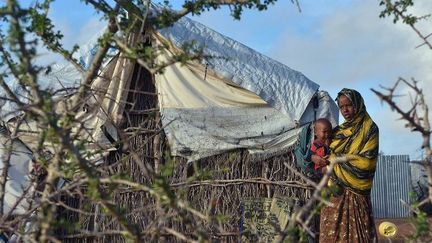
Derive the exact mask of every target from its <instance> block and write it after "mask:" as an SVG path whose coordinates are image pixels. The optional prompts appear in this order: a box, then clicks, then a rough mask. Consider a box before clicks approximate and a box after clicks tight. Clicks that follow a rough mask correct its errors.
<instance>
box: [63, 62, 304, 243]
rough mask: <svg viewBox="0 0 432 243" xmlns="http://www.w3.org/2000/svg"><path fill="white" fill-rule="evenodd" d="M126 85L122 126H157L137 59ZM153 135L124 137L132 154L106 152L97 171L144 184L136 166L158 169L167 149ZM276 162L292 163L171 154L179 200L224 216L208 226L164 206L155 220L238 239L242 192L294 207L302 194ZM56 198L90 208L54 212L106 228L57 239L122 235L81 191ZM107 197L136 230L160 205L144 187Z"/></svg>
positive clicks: (117, 238) (146, 225) (287, 158)
mask: <svg viewBox="0 0 432 243" xmlns="http://www.w3.org/2000/svg"><path fill="white" fill-rule="evenodd" d="M131 90H135V91H136V92H133V91H131V92H130V94H129V98H128V102H129V104H128V105H127V107H126V112H125V122H124V127H137V126H140V127H142V128H145V129H148V131H154V130H156V131H157V130H160V129H161V125H160V124H159V123H158V121H157V120H158V119H157V118H158V115H157V111H156V112H155V111H154V110H155V108H156V104H157V100H156V99H157V96H155V95H149V94H146V93H147V92H149V93H155V88H154V85H153V82H152V78H151V75H150V74H149V73H148V72H147V71H145V69H143V68H141V67H140V66H138V65H137V66H136V67H135V72H134V78H133V81H132V84H131ZM141 91H144V92H141ZM149 110H151V112H149ZM155 139H156V141H155ZM158 140H160V141H164V138H163V133H158V134H157V133H155V132H147V133H141V134H139V135H137V136H135V137H133V138H132V139H130V140H129V143H128V149H129V150H130V151H134V152H136V153H137V154H138V156H137V157H138V158H137V157H134V156H130V154H127V153H119V152H115V153H112V154H110V155H109V156H108V158H107V159H106V164H105V167H104V168H103V169H104V173H106V174H109V175H115V174H120V173H121V174H126V175H127V176H129V177H130V178H131V180H133V181H134V182H139V183H142V184H150V183H151V182H153V181H154V179H155V178H151V176H149V175H148V174H146V171H145V169H144V167H145V166H150V167H151V168H152V169H155V163H156V170H158V167H159V165H157V163H159V162H158V161H159V160H158V157H159V154H164V152H166V151H168V148H167V145H166V144H165V143H164V142H162V143H159V142H158ZM167 162H169V161H167V160H166V159H165V158H164V156H162V160H161V161H160V163H162V164H163V163H167ZM284 163H287V164H289V165H291V166H295V165H294V164H295V159H294V157H293V154H292V153H291V152H288V153H286V154H283V155H279V156H274V157H272V158H270V159H266V160H264V161H255V162H252V161H251V160H250V159H249V156H248V154H247V152H246V151H244V150H238V151H233V152H228V153H225V154H221V155H217V156H213V157H210V158H206V159H202V160H200V161H197V162H195V163H187V162H186V160H185V159H182V158H174V169H173V171H172V175H171V176H170V177H169V181H170V183H171V184H172V190H173V191H174V192H175V193H176V195H177V196H178V197H179V198H180V199H184V200H187V201H188V202H189V203H190V205H191V206H193V207H194V208H195V209H197V210H199V211H201V212H207V213H208V214H210V215H219V216H220V215H224V216H226V220H225V221H222V222H221V223H219V224H216V226H215V225H214V224H210V226H206V225H203V222H202V221H200V220H198V219H196V220H195V219H194V220H184V218H185V217H180V216H179V215H169V214H170V213H171V212H170V211H168V212H167V213H166V214H168V215H165V216H166V217H167V220H166V221H165V222H163V224H164V225H166V226H168V227H171V228H173V229H175V230H177V231H179V232H181V233H182V234H184V235H189V234H190V233H196V232H195V230H196V229H198V228H201V229H202V228H203V227H204V229H206V231H207V232H206V233H207V234H210V235H211V237H212V238H211V240H212V241H217V242H239V241H240V237H241V236H240V226H239V222H240V220H241V215H242V213H244V209H245V207H247V205H246V204H247V203H248V202H250V200H249V199H257V198H278V199H280V200H281V201H286V202H289V204H290V205H292V206H295V204H296V205H300V204H302V203H303V202H305V201H306V200H307V199H308V198H309V197H310V194H311V191H310V188H308V187H305V186H302V185H301V184H302V183H304V181H302V179H301V178H300V176H298V175H296V174H295V173H294V172H292V171H291V170H289V169H288V168H287V167H286V166H285V165H284ZM197 169H200V171H203V170H204V171H207V172H211V173H210V175H211V180H209V181H208V182H207V183H201V184H200V183H198V182H195V183H191V182H190V181H189V180H190V178H191V177H193V176H194V175H195V174H196V171H197ZM288 185H291V186H288ZM82 191H83V192H84V191H85V188H82ZM81 195H85V193H82V194H81ZM62 200H64V202H65V203H66V204H67V205H69V206H70V207H73V208H78V209H82V210H85V211H87V212H89V213H91V214H89V215H84V214H79V213H78V212H74V211H72V210H70V209H66V208H64V207H59V216H58V219H61V218H63V219H65V220H66V221H67V222H77V223H78V224H79V225H78V226H79V227H78V228H79V230H81V231H91V232H95V231H97V232H108V234H105V235H103V234H100V235H98V234H94V235H85V234H80V233H79V231H77V229H73V230H71V231H70V232H67V230H65V229H63V230H59V231H58V232H57V235H58V237H59V238H60V239H62V241H64V242H95V241H96V242H124V241H125V239H124V238H123V236H122V235H119V234H118V233H117V232H116V231H118V230H120V226H119V224H118V223H117V222H116V221H115V220H113V219H112V217H109V216H106V215H105V214H103V212H102V211H101V208H100V207H99V206H97V205H95V204H93V203H91V202H90V201H89V200H88V199H86V198H85V197H81V196H80V195H79V193H77V194H75V195H74V196H71V195H68V196H64V197H63V198H62ZM113 201H115V203H116V204H117V205H119V207H122V208H124V209H126V212H125V215H127V218H128V219H129V220H130V222H132V223H135V224H136V225H138V226H139V228H140V229H142V231H146V230H149V229H150V228H151V227H152V226H155V224H157V223H158V222H157V221H156V219H157V217H156V215H157V214H158V213H160V212H158V211H157V210H156V202H155V200H154V199H153V198H152V197H151V196H150V195H148V194H147V193H145V192H137V191H132V190H125V189H117V190H115V191H114V198H113ZM183 216H184V215H183ZM243 221H244V220H243ZM144 237H145V238H146V239H147V240H148V239H150V238H149V237H150V236H148V235H145V236H144ZM159 237H164V238H163V241H178V240H177V239H176V238H173V237H171V236H168V235H165V236H164V235H162V236H159ZM254 237H255V236H254Z"/></svg>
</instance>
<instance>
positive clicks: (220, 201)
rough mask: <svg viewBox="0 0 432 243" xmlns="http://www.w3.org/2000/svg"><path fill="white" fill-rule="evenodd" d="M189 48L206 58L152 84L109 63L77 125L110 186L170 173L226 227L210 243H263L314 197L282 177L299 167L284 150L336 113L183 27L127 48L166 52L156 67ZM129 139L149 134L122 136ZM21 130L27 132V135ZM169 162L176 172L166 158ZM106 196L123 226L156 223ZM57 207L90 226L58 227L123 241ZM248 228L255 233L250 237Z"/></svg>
mask: <svg viewBox="0 0 432 243" xmlns="http://www.w3.org/2000/svg"><path fill="white" fill-rule="evenodd" d="M190 40H195V41H196V42H197V43H199V44H203V45H204V46H205V49H204V50H205V53H206V54H207V55H208V56H212V57H213V58H208V59H205V60H203V62H202V63H197V62H188V63H186V64H178V63H175V64H172V65H169V66H168V67H166V68H165V70H164V72H163V73H161V74H155V75H152V74H151V73H150V72H149V71H148V70H147V69H146V68H144V67H142V66H141V65H139V64H138V63H136V62H135V61H133V60H130V59H128V58H126V56H125V55H123V54H115V50H114V51H113V53H114V56H113V58H112V59H110V60H107V61H106V62H105V65H104V68H103V70H102V71H101V73H100V75H99V77H98V78H97V79H96V80H95V81H94V82H93V83H92V87H91V90H90V91H89V95H88V96H86V97H87V98H86V100H85V105H84V109H83V110H82V112H80V114H79V115H78V118H79V119H82V121H83V122H84V126H85V127H87V128H88V131H89V132H88V133H87V135H86V136H88V139H91V140H92V141H93V143H92V145H91V146H94V147H95V148H104V149H108V151H111V153H110V154H109V155H106V157H104V158H103V159H101V158H94V159H95V160H97V161H96V162H95V163H97V164H98V165H99V166H103V168H105V169H106V170H105V173H106V174H117V173H125V174H127V175H129V176H130V178H131V179H132V180H134V181H135V182H139V183H143V184H147V183H151V182H154V180H155V178H152V177H151V176H149V175H148V174H146V173H145V169H143V168H145V167H146V166H149V167H151V168H153V169H154V170H155V171H160V168H161V166H163V165H164V164H167V163H173V164H174V167H173V171H172V175H171V176H169V180H170V183H171V186H172V188H173V190H174V191H175V192H176V193H178V196H179V197H180V198H182V199H185V200H187V201H189V202H190V205H192V206H193V207H195V208H197V209H198V210H200V211H205V210H207V209H208V205H209V202H211V203H212V205H213V206H212V212H211V214H214V215H225V216H226V217H227V219H226V221H224V223H223V224H221V225H220V228H219V229H218V230H216V229H211V228H210V229H209V232H208V233H209V234H210V235H211V236H212V238H213V239H215V240H218V241H222V242H227V241H229V242H231V241H236V242H238V240H239V239H240V237H242V236H243V237H246V238H248V239H249V240H254V239H255V240H256V239H258V238H260V237H261V238H260V239H261V240H269V239H271V237H272V234H271V233H269V234H265V232H270V231H271V229H270V228H272V227H275V226H274V224H272V223H269V221H268V220H273V221H274V222H276V225H279V226H278V227H283V226H284V225H286V224H287V222H288V221H287V220H288V217H287V215H288V216H289V215H290V213H292V210H293V208H294V207H296V206H300V205H301V204H302V203H303V202H305V200H307V198H308V197H309V196H310V190H311V188H310V187H308V186H305V185H304V183H302V182H304V181H302V179H301V177H299V176H298V175H297V174H295V173H294V172H293V171H292V170H290V169H289V168H288V167H287V166H286V165H285V164H287V165H288V166H292V167H294V166H295V158H294V156H293V154H292V150H293V147H294V146H295V144H296V143H297V141H298V134H299V132H300V129H301V128H302V126H303V125H305V124H310V122H312V121H313V120H314V119H315V118H318V117H326V118H328V119H329V120H330V121H331V122H332V123H333V125H336V123H337V120H338V117H337V116H338V111H337V107H336V104H335V103H334V101H332V99H331V98H330V97H329V95H328V94H327V93H326V92H324V91H318V88H319V86H318V84H316V83H314V82H312V81H311V80H309V79H308V78H307V77H305V76H304V75H303V74H301V73H300V72H297V71H294V70H292V69H290V68H288V67H287V66H285V65H283V64H281V63H279V62H277V61H275V60H272V59H270V58H268V57H266V56H264V55H262V54H260V53H257V52H256V51H254V50H252V49H250V48H248V47H246V46H244V45H242V44H241V43H239V42H236V41H234V40H232V39H230V38H228V37H226V36H223V35H221V34H219V33H217V32H216V31H213V30H211V29H209V28H208V27H205V26H203V25H202V24H199V23H197V22H195V21H193V20H190V19H188V18H182V19H180V20H179V21H178V22H177V23H176V24H174V26H172V27H171V28H168V29H164V30H161V31H159V32H156V33H155V32H152V33H151V34H149V33H147V35H143V34H142V33H141V32H140V31H137V32H136V33H133V34H132V35H131V36H130V38H129V40H128V44H129V45H132V46H134V45H137V44H139V43H143V42H147V43H148V44H151V45H157V44H158V43H164V44H168V45H169V48H168V49H166V50H165V51H163V52H161V53H159V54H160V55H158V58H157V62H159V63H163V62H166V61H167V60H169V57H170V56H171V55H173V54H175V53H176V52H179V51H181V50H180V49H179V48H178V47H179V46H181V45H182V43H184V42H187V41H190ZM96 49H97V45H96V44H95V42H91V43H89V44H88V45H87V46H86V47H84V48H82V49H81V53H80V56H79V57H78V58H79V60H81V61H82V65H83V66H84V67H87V66H88V63H89V62H90V61H91V60H92V57H93V55H94V53H95V50H96ZM77 77H80V76H79V73H78V72H77V71H76V70H75V69H74V68H73V66H71V65H66V66H58V67H55V68H53V71H52V72H51V73H50V75H49V76H47V77H45V78H46V80H47V81H49V80H62V81H63V82H66V83H69V84H73V83H76V82H79V79H78V78H77ZM314 103H316V104H314ZM317 104H318V105H317ZM66 105H67V104H66ZM137 127H139V128H145V129H146V130H148V131H150V132H140V133H139V134H133V135H130V134H129V133H128V132H131V131H132V132H133V128H137ZM27 128H28V129H29V130H31V129H35V128H32V125H31V124H29V125H28V127H27ZM158 131H163V133H160V132H158ZM22 135H23V136H22V139H23V140H24V141H25V140H26V138H25V136H24V134H22ZM125 138H127V139H126V140H125ZM119 140H123V141H128V146H129V149H131V150H132V151H135V152H136V153H137V154H138V156H130V155H129V154H123V153H122V152H121V151H118V146H117V145H118V144H117V143H116V142H117V141H119ZM28 142H29V143H30V142H31V139H28ZM168 150H169V151H170V154H171V155H172V156H174V158H173V161H168V160H167V158H165V157H164V156H162V155H163V154H164V151H168ZM199 170H204V171H207V172H211V179H209V180H205V182H202V180H198V179H196V180H195V181H193V182H194V183H191V182H190V181H188V178H191V177H193V176H194V175H195V174H194V173H198V171H199ZM180 189H181V191H180ZM114 195H115V197H114V198H113V200H114V201H115V202H116V203H118V205H119V206H122V207H123V208H126V209H129V211H128V212H127V213H126V215H127V218H128V219H129V220H130V221H131V222H134V223H136V224H137V225H139V227H140V228H141V229H142V230H143V231H144V230H145V229H147V228H148V227H150V226H151V225H152V223H153V221H154V219H155V218H156V213H157V212H156V211H155V207H154V206H155V201H154V199H153V198H152V197H151V196H150V195H148V194H146V193H144V192H136V191H133V190H129V191H128V190H119V191H115V194H114ZM63 199H64V200H65V201H66V202H67V204H68V205H69V206H70V207H75V208H82V207H84V205H85V207H86V208H88V209H89V211H90V212H92V213H93V214H92V215H91V216H88V215H80V214H78V213H77V212H74V211H71V210H68V209H67V208H63V209H61V210H59V216H58V218H59V219H64V220H66V221H68V222H70V221H72V222H73V221H75V222H76V221H78V222H79V223H80V227H81V229H82V230H88V231H92V232H98V231H100V232H102V231H106V230H113V231H114V230H117V229H119V227H120V226H119V225H118V224H116V223H113V221H111V218H110V217H108V216H106V215H104V214H103V213H102V212H101V210H100V208H99V207H98V206H97V205H95V204H92V203H91V202H90V201H88V200H86V199H83V198H73V197H72V198H71V197H67V196H65V197H64V198H63ZM60 208H61V207H60ZM270 212H271V215H270V214H269V213H270ZM269 215H270V216H269ZM270 218H271V219H270ZM164 223H165V224H167V225H169V226H170V227H172V228H175V229H176V230H178V231H179V232H182V233H184V234H185V235H187V234H188V233H190V232H193V230H194V228H193V224H194V222H183V221H182V220H180V219H176V217H172V218H170V220H169V221H167V222H164ZM195 223H197V222H195ZM250 223H252V224H255V226H256V227H255V228H256V229H257V230H258V231H259V233H258V232H256V231H253V230H250V227H249V228H248V225H250ZM239 225H240V226H239ZM213 232H214V233H213ZM57 233H58V236H59V237H60V238H61V239H62V240H63V241H93V240H95V239H96V238H97V239H98V240H101V241H106V242H113V241H116V242H117V241H124V238H123V236H122V235H121V234H118V235H116V234H111V235H104V236H101V235H96V234H93V235H91V236H88V235H87V236H86V235H82V234H79V231H72V232H68V231H67V230H59V231H58V232H57ZM166 237H167V238H166V239H173V238H170V237H169V236H166Z"/></svg>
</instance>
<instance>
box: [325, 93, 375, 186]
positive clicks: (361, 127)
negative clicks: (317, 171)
mask: <svg viewBox="0 0 432 243" xmlns="http://www.w3.org/2000/svg"><path fill="white" fill-rule="evenodd" d="M342 95H344V96H346V97H347V98H348V99H349V100H350V101H351V102H352V104H353V106H354V108H355V110H356V114H355V115H354V117H353V119H351V120H349V121H345V122H344V123H342V124H341V125H339V126H337V127H335V129H334V130H333V140H332V142H331V144H330V148H331V150H332V156H331V158H334V157H336V156H338V157H339V156H344V157H346V158H347V159H348V160H349V161H348V162H346V163H340V164H337V165H335V169H334V177H335V180H336V182H337V183H339V184H341V185H343V186H345V187H346V188H348V189H352V190H353V191H356V192H359V193H362V194H369V193H370V190H371V188H372V180H373V177H374V174H375V168H376V163H377V159H378V149H379V147H378V143H379V134H378V126H377V125H376V124H375V123H374V122H373V121H372V119H371V118H370V116H369V114H368V113H367V111H366V106H365V105H364V101H363V97H362V96H361V95H360V93H359V92H357V91H356V90H352V89H342V90H341V91H340V92H339V93H338V96H337V98H336V101H339V98H340V97H341V96H342ZM331 158H330V159H331Z"/></svg>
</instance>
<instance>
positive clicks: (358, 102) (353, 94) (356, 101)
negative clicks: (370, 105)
mask: <svg viewBox="0 0 432 243" xmlns="http://www.w3.org/2000/svg"><path fill="white" fill-rule="evenodd" d="M342 95H344V96H346V97H347V98H348V99H349V100H350V101H351V103H352V104H353V106H354V108H355V109H356V111H357V113H356V115H357V114H359V113H361V112H363V111H366V106H365V104H364V101H363V97H362V96H361V94H360V93H359V92H358V91H357V90H353V89H347V88H343V89H342V90H341V91H340V92H339V93H338V95H337V97H336V102H337V103H338V104H339V98H340V97H341V96H342Z"/></svg>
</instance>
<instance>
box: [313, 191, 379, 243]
mask: <svg viewBox="0 0 432 243" xmlns="http://www.w3.org/2000/svg"><path fill="white" fill-rule="evenodd" d="M330 202H331V203H332V204H333V205H334V207H329V206H324V207H323V208H322V209H321V219H320V234H319V242H321V243H330V242H332V243H333V242H347V243H355V242H359V243H369V242H376V241H377V239H378V238H377V234H376V230H375V223H374V219H373V216H372V203H371V200H370V196H368V195H367V196H365V195H360V194H356V193H354V192H351V191H349V190H344V191H343V192H342V193H341V194H340V195H338V196H332V197H331V198H330Z"/></svg>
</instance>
